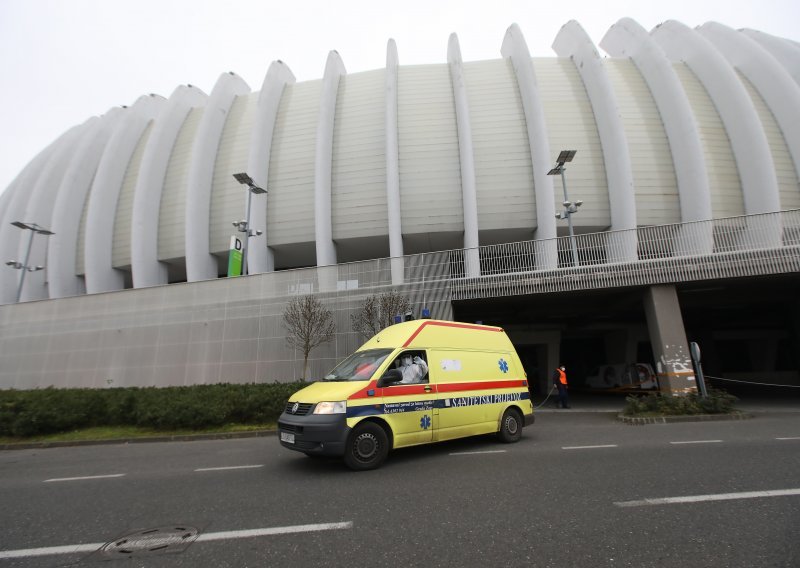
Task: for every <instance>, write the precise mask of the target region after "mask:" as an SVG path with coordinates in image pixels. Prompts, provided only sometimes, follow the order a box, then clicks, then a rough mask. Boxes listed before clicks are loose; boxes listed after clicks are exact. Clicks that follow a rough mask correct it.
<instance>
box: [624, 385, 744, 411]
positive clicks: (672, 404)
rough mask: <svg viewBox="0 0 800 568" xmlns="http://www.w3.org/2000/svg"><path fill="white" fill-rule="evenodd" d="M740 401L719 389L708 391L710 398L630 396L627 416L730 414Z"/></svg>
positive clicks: (627, 404) (691, 395)
mask: <svg viewBox="0 0 800 568" xmlns="http://www.w3.org/2000/svg"><path fill="white" fill-rule="evenodd" d="M737 400H739V399H738V398H736V397H735V396H733V395H732V394H728V393H727V392H725V391H722V390H717V389H708V396H707V397H702V396H700V395H699V394H694V393H692V394H689V395H686V396H664V395H662V394H661V393H649V394H647V395H645V396H638V395H630V396H628V397H627V398H626V399H625V402H626V404H625V408H624V409H623V411H622V413H623V414H624V415H625V416H636V415H641V414H647V415H652V414H657V415H660V416H683V415H692V414H728V413H730V412H733V411H734V407H733V405H734V404H735V403H736V401H737Z"/></svg>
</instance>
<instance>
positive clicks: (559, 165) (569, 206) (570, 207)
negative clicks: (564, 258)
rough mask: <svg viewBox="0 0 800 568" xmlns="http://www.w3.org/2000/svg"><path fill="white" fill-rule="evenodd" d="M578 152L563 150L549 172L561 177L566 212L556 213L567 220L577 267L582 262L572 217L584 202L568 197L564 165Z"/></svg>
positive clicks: (573, 258)
mask: <svg viewBox="0 0 800 568" xmlns="http://www.w3.org/2000/svg"><path fill="white" fill-rule="evenodd" d="M576 152H577V150H562V151H561V153H560V154H559V155H558V158H557V159H556V167H554V168H553V169H552V170H550V171H549V172H547V175H549V176H555V175H561V187H563V188H564V201H563V203H562V205H563V206H564V210H563V211H560V212H558V213H556V219H566V220H567V226H568V227H569V240H570V244H571V245H572V263H573V264H574V265H575V266H579V265H580V262H579V260H578V244H577V243H576V242H575V231H574V229H573V227H572V216H573V215H574V214H575V213H577V212H578V207H580V206H581V205H583V201H581V200H580V199H578V200H576V201H570V200H569V196H568V195H567V180H566V177H564V170H566V168H565V167H564V164H565V163H567V162H571V161H572V158H574V157H575V153H576Z"/></svg>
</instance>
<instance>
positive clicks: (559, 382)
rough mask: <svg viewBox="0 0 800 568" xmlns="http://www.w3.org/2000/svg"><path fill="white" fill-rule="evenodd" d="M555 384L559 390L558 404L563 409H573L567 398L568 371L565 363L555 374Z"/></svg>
mask: <svg viewBox="0 0 800 568" xmlns="http://www.w3.org/2000/svg"><path fill="white" fill-rule="evenodd" d="M553 384H554V385H555V386H556V388H557V389H558V403H559V404H560V405H561V408H571V407H570V405H569V397H568V396H567V369H566V367H564V364H563V363H562V364H561V365H559V366H558V367H557V368H556V370H555V372H554V373H553Z"/></svg>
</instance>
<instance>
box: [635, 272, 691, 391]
mask: <svg viewBox="0 0 800 568" xmlns="http://www.w3.org/2000/svg"><path fill="white" fill-rule="evenodd" d="M644 309H645V313H646V314H647V328H648V329H649V331H650V342H651V343H652V345H653V356H654V358H655V361H656V372H657V373H658V384H659V386H660V388H661V392H663V393H664V394H670V395H673V396H680V395H684V394H689V393H691V392H697V383H696V381H695V376H694V368H693V367H692V358H691V355H690V353H689V344H688V343H687V341H686V331H685V330H684V327H683V316H682V315H681V306H680V304H679V303H678V294H677V292H676V291H675V286H673V285H659V286H651V287H650V288H649V289H648V290H647V292H646V293H645V298H644Z"/></svg>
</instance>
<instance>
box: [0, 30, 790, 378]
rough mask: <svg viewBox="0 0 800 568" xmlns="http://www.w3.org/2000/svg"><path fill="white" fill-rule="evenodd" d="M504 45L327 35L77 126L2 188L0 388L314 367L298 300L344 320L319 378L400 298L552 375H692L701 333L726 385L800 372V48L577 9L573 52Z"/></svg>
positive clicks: (264, 374)
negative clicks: (365, 318) (374, 45)
mask: <svg viewBox="0 0 800 568" xmlns="http://www.w3.org/2000/svg"><path fill="white" fill-rule="evenodd" d="M498 35H499V34H498ZM498 39H499V40H500V41H498V57H497V59H493V60H489V61H474V62H470V61H463V60H462V58H461V52H460V46H459V41H458V38H457V36H456V35H455V34H453V35H452V36H451V37H450V38H449V41H448V42H447V49H446V60H445V61H442V62H440V63H435V64H429V65H413V66H404V65H402V64H401V60H402V52H401V50H399V49H398V47H397V46H396V45H395V43H394V41H392V40H390V41H389V42H388V45H387V51H386V66H385V68H383V69H377V70H374V71H367V72H361V73H353V74H348V73H347V71H346V62H344V61H342V59H341V58H340V56H339V55H338V54H337V53H336V52H335V51H332V52H330V54H329V56H328V60H327V64H326V67H325V73H324V76H323V77H322V78H321V79H319V80H314V81H306V82H296V81H295V79H294V76H293V75H292V72H291V70H290V68H289V67H288V66H287V65H286V64H285V63H283V62H281V61H275V62H273V63H272V64H271V65H270V66H269V69H268V70H267V71H266V75H265V77H264V80H263V83H262V84H261V85H257V86H256V89H251V86H249V85H248V84H247V83H246V82H245V81H244V80H243V79H242V78H241V77H239V76H237V75H235V74H234V73H230V72H225V73H223V74H222V75H221V76H220V77H219V80H218V81H217V83H216V84H215V85H214V86H213V88H212V89H211V91H210V92H209V93H205V92H203V91H201V90H200V89H199V88H197V87H195V86H192V85H181V86H178V87H177V88H176V89H175V91H174V92H173V93H172V94H171V95H169V96H168V97H166V98H165V97H162V96H159V95H154V94H148V95H144V96H142V97H141V98H139V99H138V100H137V101H136V102H135V103H133V104H132V105H130V106H129V107H124V108H113V109H111V110H109V111H108V112H107V113H106V114H104V115H102V116H99V117H92V118H89V119H88V120H87V121H86V122H84V123H83V124H80V125H77V126H75V127H74V128H72V129H71V130H69V131H67V132H66V133H64V134H63V135H62V136H61V137H60V138H59V139H57V140H56V141H55V142H53V143H52V144H51V145H50V146H49V147H47V148H45V149H44V150H43V151H42V152H41V153H40V154H39V155H38V156H37V157H36V158H35V159H34V160H33V161H31V163H30V164H29V165H28V166H27V167H26V168H25V169H24V170H23V171H22V172H21V173H20V174H19V176H18V177H17V178H16V179H15V180H14V182H13V183H12V184H11V185H10V186H9V187H8V188H7V189H6V190H5V191H4V192H3V193H2V194H0V220H1V222H0V250H1V251H2V255H1V256H0V258H2V259H3V261H4V262H6V261H8V262H7V264H9V266H8V267H2V269H1V270H0V303H2V305H0V387H1V388H37V387H46V386H50V385H53V386H56V387H66V386H82V387H107V386H148V385H155V386H164V385H182V384H195V383H213V382H260V381H261V382H263V381H268V382H271V381H273V380H293V379H296V378H298V376H299V375H298V373H299V372H300V369H301V367H302V355H298V354H297V353H295V352H294V351H293V350H291V349H290V348H289V347H288V346H287V345H286V342H285V337H284V332H283V329H282V327H281V314H282V312H283V309H284V307H285V305H286V303H287V302H288V301H289V299H291V298H292V297H295V296H297V295H298V294H315V295H318V297H319V298H320V299H321V300H322V301H323V303H324V304H325V305H326V306H328V307H329V308H330V309H331V310H332V311H333V312H334V314H335V316H336V319H337V329H338V332H337V335H336V339H335V340H334V341H332V342H330V343H329V344H326V345H324V346H322V347H320V348H318V349H317V350H316V351H315V352H313V353H312V359H313V360H312V376H318V375H320V374H321V373H323V372H324V371H325V370H327V368H329V367H331V366H332V364H333V363H334V362H335V361H336V360H338V359H341V358H342V357H344V356H345V355H347V354H348V352H349V351H352V350H353V349H354V348H355V347H357V346H358V345H359V344H360V341H361V338H360V337H359V336H358V335H357V334H356V333H354V332H353V331H352V330H351V329H350V319H349V316H350V314H352V313H354V311H355V310H357V309H358V307H359V305H360V303H361V302H363V300H364V299H365V298H366V297H367V296H369V295H371V294H377V293H381V292H385V291H388V290H396V291H399V292H401V293H403V294H406V295H407V296H408V297H409V298H410V299H411V301H412V304H413V305H414V306H415V311H416V312H417V313H418V314H419V313H421V311H422V309H423V308H428V309H430V310H431V311H432V315H433V317H438V318H442V319H461V320H467V321H474V320H480V321H483V322H484V323H492V324H497V325H502V326H503V327H505V328H506V329H507V331H508V332H509V335H510V336H511V338H512V340H514V342H515V344H517V347H518V350H519V351H520V353H521V354H522V355H523V360H527V363H526V367H527V370H528V374H529V376H530V377H531V380H532V382H533V383H534V384H535V385H539V386H540V387H542V386H543V385H545V384H546V381H547V377H548V375H549V373H548V369H552V367H553V366H555V364H556V363H557V362H558V360H559V359H564V358H566V359H567V361H569V360H572V361H574V363H572V364H571V368H573V369H576V371H577V372H579V373H580V372H583V373H584V374H585V373H587V372H588V368H589V366H591V365H597V364H601V363H604V362H606V363H616V362H623V361H636V360H642V359H644V358H648V359H649V360H650V362H652V363H653V364H654V366H655V367H658V369H659V374H660V377H661V378H662V389H663V390H666V391H673V392H683V391H685V390H686V389H691V388H692V387H693V385H694V382H693V381H694V374H693V371H692V370H691V369H692V366H691V361H690V360H689V356H688V352H689V344H690V343H691V342H698V343H699V344H701V345H702V346H703V348H704V365H705V364H708V365H710V368H711V370H714V371H715V372H716V373H717V374H718V375H719V376H720V378H725V377H728V378H730V379H731V380H732V379H736V378H737V377H738V378H739V379H744V378H747V379H756V381H755V382H759V383H769V384H780V385H787V386H797V385H800V372H798V369H800V355H798V352H800V349H799V347H800V301H798V295H797V289H798V284H799V283H800V282H799V280H800V279H798V274H799V273H800V211H799V209H800V44H798V43H797V42H795V41H792V40H789V39H784V38H778V37H774V36H770V35H767V34H765V33H762V32H759V31H755V30H750V29H742V30H734V29H730V28H728V27H726V26H724V25H721V24H719V23H715V22H708V23H705V24H703V25H700V26H698V27H696V28H691V27H687V26H686V25H684V24H682V23H679V22H676V21H667V22H664V23H663V24H661V25H659V26H657V27H656V28H654V29H653V30H651V31H647V30H645V29H643V28H642V27H641V26H640V25H639V24H637V23H636V22H635V21H633V20H630V19H622V20H620V21H619V22H618V23H617V24H615V25H614V26H613V27H612V28H611V29H609V30H608V32H607V33H606V35H605V36H604V37H603V38H602V39H601V40H600V41H599V43H598V44H597V46H596V45H595V43H594V42H593V40H592V39H591V38H589V37H588V36H587V34H586V33H585V32H584V30H583V28H582V27H581V26H580V24H579V23H577V22H575V21H570V22H568V23H567V24H565V25H564V26H563V27H562V28H561V30H560V32H559V33H558V34H557V36H556V38H555V40H554V42H553V50H554V52H555V56H554V57H532V56H531V54H530V53H529V51H528V48H527V45H526V42H525V38H524V35H523V33H522V31H521V30H520V29H519V28H518V27H517V26H516V25H512V26H511V27H509V28H508V30H507V31H506V33H505V37H503V38H498ZM601 50H602V51H601ZM443 51H444V50H443ZM398 52H400V53H398ZM562 150H575V155H574V159H573V160H572V161H571V162H568V163H566V164H562V166H563V168H564V171H563V177H562V176H559V175H552V174H554V173H555V174H558V173H559V171H558V167H557V163H556V162H557V158H558V156H559V155H560V153H561V151H562ZM554 168H556V170H557V171H555V172H554V171H552V170H553V169H554ZM242 172H246V173H247V174H248V175H249V176H250V177H251V178H252V179H253V180H254V182H255V185H257V186H258V187H260V188H263V189H265V190H266V193H256V194H250V192H248V190H247V187H246V186H243V185H241V184H240V183H238V182H237V180H236V179H234V177H233V175H234V174H237V173H242ZM578 201H580V202H581V203H580V204H579V203H578ZM248 202H250V203H251V206H250V208H249V212H248V213H246V210H248ZM246 214H247V215H248V216H249V221H250V225H249V228H251V229H252V230H253V232H255V231H256V230H257V231H259V232H260V234H253V235H252V236H250V238H249V239H248V243H247V264H248V268H249V276H246V277H240V278H228V277H227V266H228V255H229V246H230V241H231V236H232V235H237V234H239V235H243V234H244V233H243V232H242V233H237V229H236V228H234V227H232V224H235V223H236V222H237V221H239V220H241V219H243V218H244V216H245V215H246ZM570 229H571V230H570ZM48 233H52V234H48ZM37 267H43V269H37ZM14 268H18V270H14ZM22 275H24V281H22V279H21V276H22ZM757 298H760V299H761V300H763V301H766V302H773V303H775V304H776V305H775V306H773V307H774V308H775V309H772V308H770V309H772V312H775V313H773V315H772V316H769V317H767V316H766V315H763V314H762V312H761V308H758V305H759V304H758V303H757V302H756V301H755V300H756V299H757ZM770 305H771V304H770ZM780 306H783V308H780ZM750 309H752V310H753V313H754V314H755V313H756V312H757V313H758V314H759V315H757V316H756V315H754V316H753V318H750V319H747V318H745V320H744V321H740V320H741V318H738V319H737V318H736V317H733V314H739V315H740V316H742V317H744V316H743V314H747V313H749V312H748V310H750ZM715 310H716V311H715ZM717 312H719V313H722V314H723V315H721V316H720V315H719V314H718V313H717ZM777 312H781V313H780V314H778V313H777ZM715 314H716V315H715ZM682 316H683V317H682ZM765 318H766V319H765ZM684 320H686V321H684ZM710 322H713V323H710ZM741 346H745V347H744V348H742V347H741ZM743 350H744V352H745V353H744V354H742V351H743ZM706 353H708V357H709V359H708V363H706V356H705V354H706ZM730 353H736V354H738V355H737V356H738V357H739V358H740V359H741V361H738V362H737V363H736V365H738V366H736V365H734V366H733V367H731V366H730V365H733V363H730V364H729V363H728V361H729V360H730V359H729V357H728V354H730ZM748 353H749V355H748ZM579 354H581V355H579ZM581 356H582V357H584V358H585V359H586V361H585V362H584V363H579V362H578V359H579V358H580V357H581ZM711 374H712V375H713V373H711ZM576 380H577V382H578V383H579V382H580V379H579V378H578V379H576Z"/></svg>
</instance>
